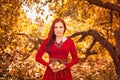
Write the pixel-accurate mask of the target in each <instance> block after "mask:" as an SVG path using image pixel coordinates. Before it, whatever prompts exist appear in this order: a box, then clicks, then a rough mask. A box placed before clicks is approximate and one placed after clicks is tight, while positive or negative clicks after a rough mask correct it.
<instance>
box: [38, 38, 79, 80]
mask: <svg viewBox="0 0 120 80" xmlns="http://www.w3.org/2000/svg"><path fill="white" fill-rule="evenodd" d="M45 46H46V40H44V41H43V43H42V45H41V47H40V48H39V50H38V52H37V54H36V60H37V61H38V62H40V63H41V64H43V65H45V66H47V69H46V71H45V74H44V77H43V80H73V79H72V74H71V71H70V67H71V66H73V65H74V64H76V63H77V62H78V57H77V53H76V49H75V45H74V42H73V40H72V39H71V38H67V40H66V41H64V42H63V44H62V46H61V47H57V46H56V45H55V44H53V45H52V46H51V48H50V54H49V58H50V59H51V58H56V59H61V60H62V59H63V60H65V59H66V60H67V59H68V54H69V52H70V53H71V56H72V60H71V61H70V62H68V63H66V64H65V66H66V69H64V70H62V71H59V72H57V73H53V71H52V70H51V69H50V67H49V66H48V65H49V63H50V62H46V61H44V60H43V59H42V55H43V54H44V52H45V51H46V50H45Z"/></svg>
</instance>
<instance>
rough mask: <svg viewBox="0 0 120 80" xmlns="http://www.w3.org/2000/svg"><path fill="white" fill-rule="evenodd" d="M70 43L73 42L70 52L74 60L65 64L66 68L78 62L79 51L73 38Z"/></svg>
mask: <svg viewBox="0 0 120 80" xmlns="http://www.w3.org/2000/svg"><path fill="white" fill-rule="evenodd" d="M70 44H71V45H70V53H71V56H72V60H71V61H70V62H69V63H67V64H65V65H66V68H69V67H71V66H73V65H74V64H76V63H77V62H78V56H77V51H76V48H75V45H74V42H73V40H71V42H70Z"/></svg>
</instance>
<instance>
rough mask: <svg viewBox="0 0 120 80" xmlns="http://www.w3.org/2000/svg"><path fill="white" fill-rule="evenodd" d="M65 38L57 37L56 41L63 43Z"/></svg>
mask: <svg viewBox="0 0 120 80" xmlns="http://www.w3.org/2000/svg"><path fill="white" fill-rule="evenodd" d="M63 37H64V36H56V41H57V42H58V43H59V42H61V41H62V39H63Z"/></svg>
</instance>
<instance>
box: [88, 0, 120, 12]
mask: <svg viewBox="0 0 120 80" xmlns="http://www.w3.org/2000/svg"><path fill="white" fill-rule="evenodd" d="M87 1H88V2H89V3H90V4H95V5H97V6H100V7H103V8H106V9H109V10H114V11H117V12H118V13H120V6H119V5H117V4H112V3H103V2H102V0H87Z"/></svg>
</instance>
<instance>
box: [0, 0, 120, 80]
mask: <svg viewBox="0 0 120 80" xmlns="http://www.w3.org/2000/svg"><path fill="white" fill-rule="evenodd" d="M119 3H120V0H0V80H10V79H11V80H36V79H37V80H42V77H43V75H44V71H45V69H46V67H45V66H43V65H42V64H40V63H38V62H36V61H35V54H36V52H37V50H38V48H39V47H40V44H41V42H42V41H43V40H44V39H45V38H46V37H47V34H48V32H49V28H50V25H51V23H52V21H53V20H54V19H55V18H57V17H61V18H63V19H64V20H65V23H66V25H67V31H66V32H65V36H66V37H71V38H72V39H73V40H74V42H75V45H76V49H77V54H78V57H79V62H78V64H76V65H74V66H73V67H72V68H71V71H72V75H73V78H74V80H118V77H120V41H119V40H120V28H119V26H120V4H119ZM68 58H69V59H71V55H69V57H68ZM43 59H45V61H49V59H48V54H47V53H45V55H43Z"/></svg>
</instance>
